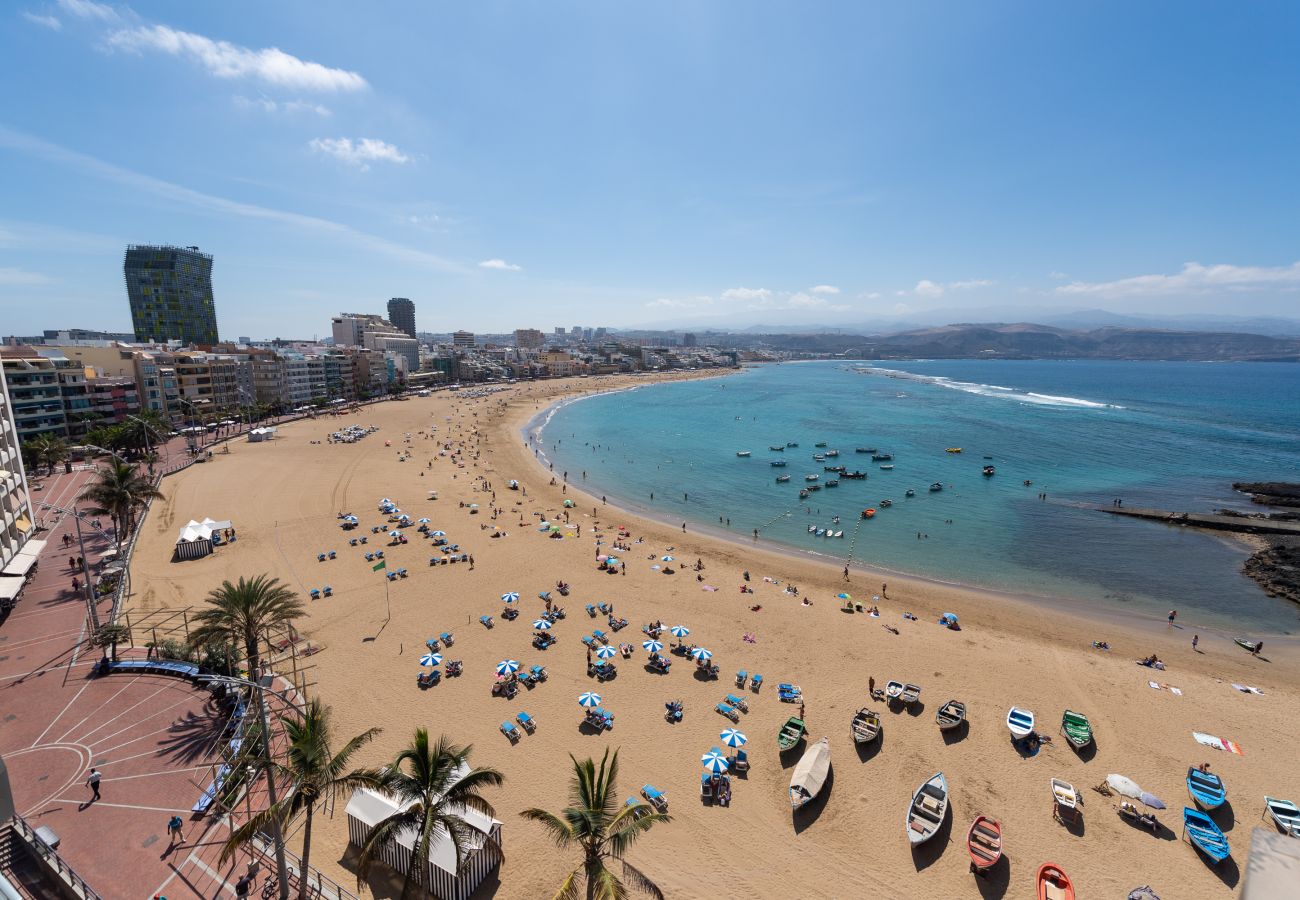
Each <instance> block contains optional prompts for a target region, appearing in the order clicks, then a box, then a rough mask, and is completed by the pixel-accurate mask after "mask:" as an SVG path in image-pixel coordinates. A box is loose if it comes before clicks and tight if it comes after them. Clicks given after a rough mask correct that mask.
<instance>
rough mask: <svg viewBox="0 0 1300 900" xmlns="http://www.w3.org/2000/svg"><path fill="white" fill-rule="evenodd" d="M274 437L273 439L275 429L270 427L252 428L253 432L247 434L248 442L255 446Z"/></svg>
mask: <svg viewBox="0 0 1300 900" xmlns="http://www.w3.org/2000/svg"><path fill="white" fill-rule="evenodd" d="M274 437H275V428H274V427H271V426H263V427H260V428H254V429H253V430H251V431H250V432H248V440H249V442H250V443H253V444H256V443H258V442H260V441H269V440H271V439H272V438H274Z"/></svg>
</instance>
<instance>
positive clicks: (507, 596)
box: [501, 591, 519, 603]
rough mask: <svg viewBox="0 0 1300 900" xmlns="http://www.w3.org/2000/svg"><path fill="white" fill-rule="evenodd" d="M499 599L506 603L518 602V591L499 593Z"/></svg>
mask: <svg viewBox="0 0 1300 900" xmlns="http://www.w3.org/2000/svg"><path fill="white" fill-rule="evenodd" d="M501 599H502V600H504V601H506V602H507V603H518V602H519V592H518V591H506V592H505V593H504V594H502V595H501Z"/></svg>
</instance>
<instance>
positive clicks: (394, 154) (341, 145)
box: [308, 138, 411, 172]
mask: <svg viewBox="0 0 1300 900" xmlns="http://www.w3.org/2000/svg"><path fill="white" fill-rule="evenodd" d="M308 146H310V147H311V148H312V149H313V150H315V151H316V152H317V153H327V154H329V155H330V156H333V157H334V158H335V159H341V160H343V162H345V163H347V164H348V165H352V166H357V167H358V168H360V169H361V171H363V172H364V171H367V170H368V169H369V168H370V163H371V162H375V161H380V162H393V163H404V162H409V161H410V159H411V158H410V157H409V156H407V155H406V154H405V153H403V152H402V151H401V150H398V149H397V148H396V147H395V146H393V145H392V144H389V143H387V142H385V141H380V140H376V139H375V138H361V139H360V140H358V141H355V142H353V140H352V139H351V138H313V139H312V140H311V142H310V143H309V145H308Z"/></svg>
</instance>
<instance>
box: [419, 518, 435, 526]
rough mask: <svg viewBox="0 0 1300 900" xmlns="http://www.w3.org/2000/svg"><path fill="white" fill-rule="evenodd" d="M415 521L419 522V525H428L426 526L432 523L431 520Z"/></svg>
mask: <svg viewBox="0 0 1300 900" xmlns="http://www.w3.org/2000/svg"><path fill="white" fill-rule="evenodd" d="M415 521H417V522H419V523H420V524H421V525H428V524H429V523H430V522H432V521H433V520H432V519H416V520H415Z"/></svg>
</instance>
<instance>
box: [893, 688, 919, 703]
mask: <svg viewBox="0 0 1300 900" xmlns="http://www.w3.org/2000/svg"><path fill="white" fill-rule="evenodd" d="M920 699H921V686H920V685H919V684H905V685H903V689H902V690H901V691H899V693H898V702H899V703H901V704H903V705H904V706H911V705H912V704H913V703H915V702H916V701H917V700H920Z"/></svg>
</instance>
